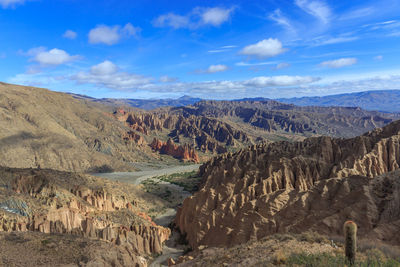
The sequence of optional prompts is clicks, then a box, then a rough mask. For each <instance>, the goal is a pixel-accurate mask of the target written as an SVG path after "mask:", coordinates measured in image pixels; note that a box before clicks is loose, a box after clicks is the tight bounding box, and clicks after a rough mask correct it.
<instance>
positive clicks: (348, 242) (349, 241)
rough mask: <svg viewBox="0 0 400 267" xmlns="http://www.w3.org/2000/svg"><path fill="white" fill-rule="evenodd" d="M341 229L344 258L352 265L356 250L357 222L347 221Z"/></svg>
mask: <svg viewBox="0 0 400 267" xmlns="http://www.w3.org/2000/svg"><path fill="white" fill-rule="evenodd" d="M343 230H344V242H345V254H346V259H347V260H348V262H349V263H350V264H351V265H353V264H354V262H355V259H356V250H357V224H356V223H355V222H353V221H347V222H345V223H344V226H343Z"/></svg>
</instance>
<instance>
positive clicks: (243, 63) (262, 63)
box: [235, 61, 277, 67]
mask: <svg viewBox="0 0 400 267" xmlns="http://www.w3.org/2000/svg"><path fill="white" fill-rule="evenodd" d="M275 64H277V62H274V61H267V62H254V63H251V62H243V61H240V62H237V63H235V65H236V66H239V67H251V66H264V65H275Z"/></svg>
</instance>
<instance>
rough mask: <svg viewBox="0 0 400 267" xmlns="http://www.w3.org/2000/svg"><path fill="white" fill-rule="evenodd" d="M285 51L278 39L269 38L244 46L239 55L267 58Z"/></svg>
mask: <svg viewBox="0 0 400 267" xmlns="http://www.w3.org/2000/svg"><path fill="white" fill-rule="evenodd" d="M286 50H287V49H286V48H283V46H282V43H281V42H280V41H279V40H278V39H273V38H269V39H264V40H262V41H259V42H258V43H255V44H252V45H248V46H246V47H245V48H243V49H242V51H241V52H240V53H241V54H243V55H247V56H255V57H259V58H269V57H274V56H277V55H279V54H282V53H284V52H285V51H286Z"/></svg>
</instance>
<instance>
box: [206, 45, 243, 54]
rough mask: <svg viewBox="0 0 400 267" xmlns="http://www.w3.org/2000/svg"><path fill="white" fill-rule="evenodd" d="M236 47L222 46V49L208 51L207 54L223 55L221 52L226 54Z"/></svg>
mask: <svg viewBox="0 0 400 267" xmlns="http://www.w3.org/2000/svg"><path fill="white" fill-rule="evenodd" d="M236 47H237V46H236V45H224V46H222V47H219V48H217V49H211V50H208V53H223V52H228V51H230V50H232V49H233V48H236Z"/></svg>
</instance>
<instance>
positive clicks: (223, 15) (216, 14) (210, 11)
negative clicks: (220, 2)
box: [201, 7, 233, 26]
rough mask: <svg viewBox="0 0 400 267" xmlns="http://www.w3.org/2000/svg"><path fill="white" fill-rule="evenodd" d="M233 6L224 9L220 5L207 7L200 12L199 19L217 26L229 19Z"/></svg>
mask: <svg viewBox="0 0 400 267" xmlns="http://www.w3.org/2000/svg"><path fill="white" fill-rule="evenodd" d="M232 11H233V8H230V9H224V8H220V7H213V8H207V9H205V10H204V11H203V12H202V13H201V20H202V22H203V23H204V24H210V25H213V26H219V25H221V24H222V23H224V22H225V21H227V20H229V18H230V15H231V13H232Z"/></svg>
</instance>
